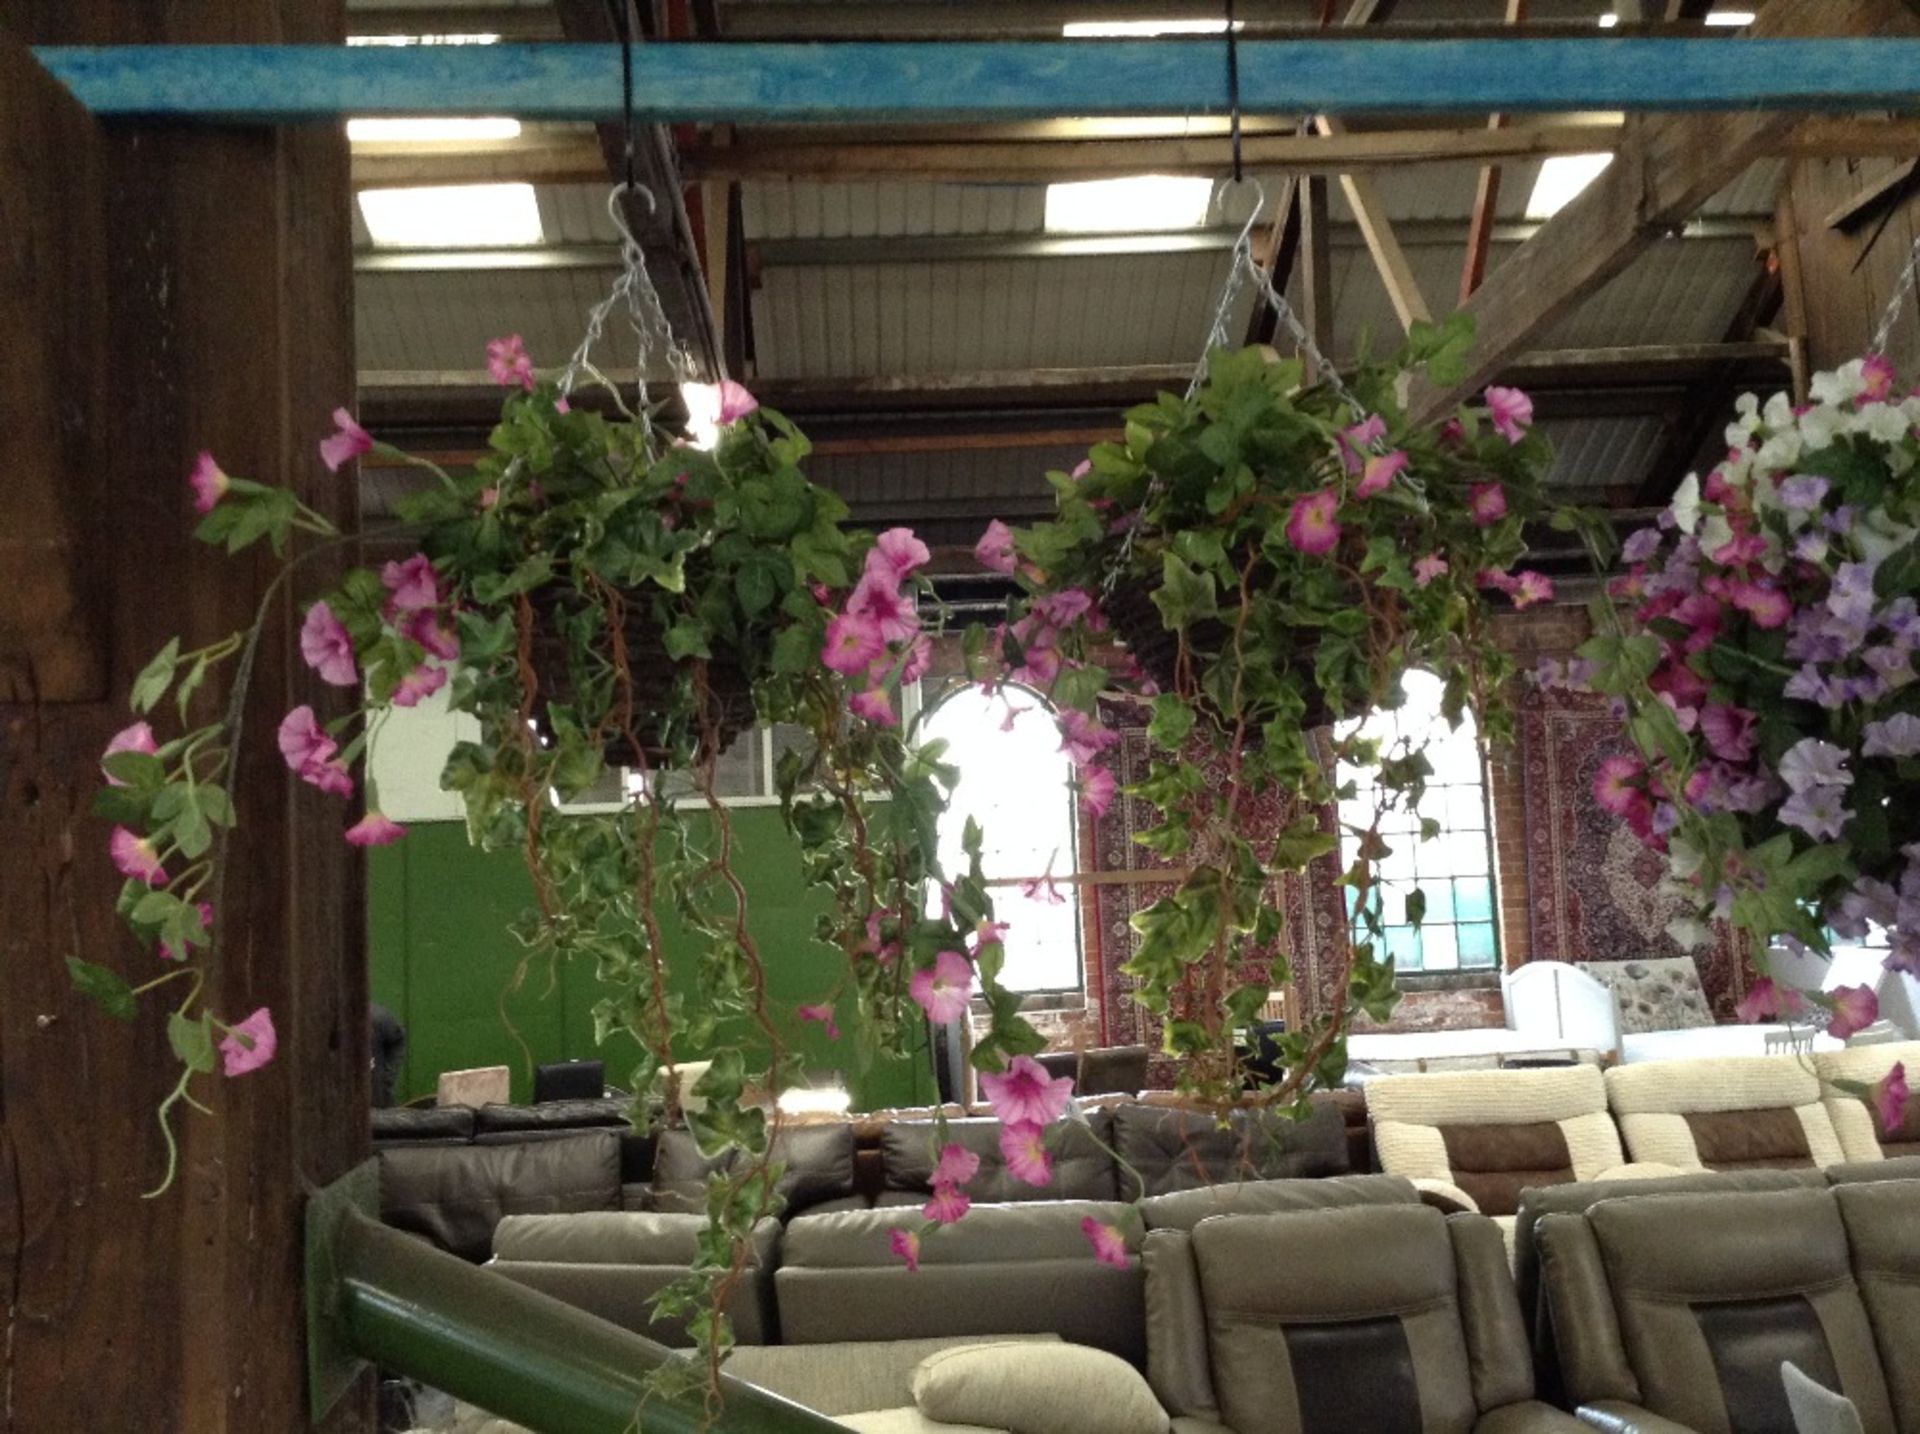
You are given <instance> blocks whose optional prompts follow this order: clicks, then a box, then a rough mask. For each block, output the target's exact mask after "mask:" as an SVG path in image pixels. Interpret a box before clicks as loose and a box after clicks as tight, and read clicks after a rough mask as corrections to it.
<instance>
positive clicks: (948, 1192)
mask: <svg viewBox="0 0 1920 1434" xmlns="http://www.w3.org/2000/svg"><path fill="white" fill-rule="evenodd" d="M972 1208H973V1201H971V1200H969V1199H968V1198H967V1197H966V1195H965V1193H964V1192H962V1191H960V1190H958V1189H956V1188H955V1187H954V1186H952V1185H949V1184H947V1183H946V1182H945V1181H942V1180H936V1181H934V1182H933V1198H932V1199H931V1200H929V1201H927V1203H926V1204H925V1205H924V1206H922V1207H921V1210H920V1213H921V1214H922V1215H925V1216H926V1217H927V1218H928V1219H929V1220H932V1221H933V1222H934V1223H935V1224H939V1225H951V1224H953V1223H954V1222H955V1221H957V1220H959V1219H961V1218H962V1217H963V1216H964V1215H965V1214H966V1213H967V1211H968V1210H970V1209H972Z"/></svg>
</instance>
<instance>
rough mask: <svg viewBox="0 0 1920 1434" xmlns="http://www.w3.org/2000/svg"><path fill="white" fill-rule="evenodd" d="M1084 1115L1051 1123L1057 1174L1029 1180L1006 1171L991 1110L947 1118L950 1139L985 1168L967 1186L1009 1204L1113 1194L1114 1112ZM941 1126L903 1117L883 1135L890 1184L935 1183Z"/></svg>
mask: <svg viewBox="0 0 1920 1434" xmlns="http://www.w3.org/2000/svg"><path fill="white" fill-rule="evenodd" d="M1083 1113H1084V1115H1085V1117H1086V1118H1085V1119H1084V1120H1081V1119H1068V1120H1062V1121H1059V1122H1057V1123H1055V1124H1054V1125H1052V1126H1050V1127H1048V1129H1047V1133H1046V1143H1047V1149H1048V1150H1049V1151H1050V1152H1052V1155H1053V1179H1052V1181H1051V1182H1049V1183H1048V1184H1046V1185H1029V1184H1027V1183H1026V1182H1025V1181H1024V1180H1016V1179H1015V1178H1014V1177H1013V1176H1012V1175H1011V1174H1009V1173H1008V1171H1007V1162H1006V1156H1005V1155H1004V1154H1003V1153H1002V1152H1001V1149H1000V1129H1001V1126H1000V1122H999V1121H998V1120H995V1119H994V1118H993V1117H991V1116H969V1117H967V1118H966V1119H963V1120H950V1121H948V1122H947V1133H946V1139H947V1140H948V1141H950V1142H952V1143H954V1144H956V1145H961V1146H964V1147H965V1148H966V1149H967V1150H970V1151H971V1152H973V1154H975V1155H977V1156H979V1157H980V1169H979V1172H978V1173H977V1174H975V1176H974V1177H973V1179H971V1180H969V1181H968V1182H967V1183H966V1186H965V1187H964V1188H965V1190H966V1193H967V1194H968V1195H969V1196H970V1197H971V1198H972V1199H973V1200H974V1201H976V1202H982V1203H984V1202H991V1203H994V1204H1005V1203H1009V1202H1013V1201H1021V1200H1112V1199H1114V1198H1116V1196H1117V1195H1118V1193H1119V1192H1118V1190H1117V1189H1116V1187H1115V1185H1114V1169H1113V1157H1112V1156H1111V1155H1109V1154H1107V1147H1108V1146H1109V1145H1111V1144H1112V1143H1113V1117H1112V1116H1111V1115H1110V1114H1109V1113H1108V1112H1107V1111H1104V1110H1090V1111H1086V1112H1083ZM939 1139H940V1135H939V1127H938V1125H936V1124H935V1123H934V1122H933V1121H923V1120H899V1121H895V1122H894V1123H893V1124H891V1125H889V1126H888V1127H887V1128H886V1129H885V1130H884V1131H883V1132H882V1133H881V1136H880V1154H881V1158H882V1160H883V1161H884V1162H885V1167H886V1186H887V1188H888V1189H890V1190H925V1191H929V1192H931V1191H932V1189H933V1167H934V1162H935V1161H936V1160H937V1159H938V1156H939V1152H938V1150H936V1149H935V1143H936V1142H937V1141H938V1140H939Z"/></svg>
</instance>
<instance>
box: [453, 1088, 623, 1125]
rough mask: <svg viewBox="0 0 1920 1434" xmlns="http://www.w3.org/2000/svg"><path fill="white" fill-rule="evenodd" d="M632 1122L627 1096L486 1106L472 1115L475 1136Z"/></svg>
mask: <svg viewBox="0 0 1920 1434" xmlns="http://www.w3.org/2000/svg"><path fill="white" fill-rule="evenodd" d="M632 1123H633V1102H632V1101H630V1100H628V1099H626V1098H625V1097H624V1096H611V1097H603V1098H601V1099H598V1100H550V1101H544V1102H542V1103H541V1104H539V1105H483V1106H481V1107H480V1108H479V1109H477V1110H475V1111H474V1112H473V1129H474V1133H475V1134H476V1135H490V1134H493V1133H495V1132H500V1131H520V1130H568V1129H573V1128H576V1127H580V1126H596V1125H631V1124H632Z"/></svg>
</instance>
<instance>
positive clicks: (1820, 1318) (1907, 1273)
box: [1536, 1180, 1920, 1434]
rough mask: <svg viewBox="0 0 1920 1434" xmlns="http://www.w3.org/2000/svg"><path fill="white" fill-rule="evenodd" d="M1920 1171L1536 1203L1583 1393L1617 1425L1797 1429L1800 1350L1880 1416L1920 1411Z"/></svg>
mask: <svg viewBox="0 0 1920 1434" xmlns="http://www.w3.org/2000/svg"><path fill="white" fill-rule="evenodd" d="M1916 1227H1920V1182H1916V1181H1912V1180H1893V1181H1877V1182H1850V1183H1843V1184H1839V1185H1835V1186H1833V1187H1831V1188H1825V1189H1823V1188H1818V1187H1813V1186H1806V1187H1802V1188H1797V1189H1779V1190H1746V1191H1733V1192H1728V1191H1724V1190H1723V1191H1718V1192H1715V1193H1704V1194H1703V1193H1665V1194H1649V1195H1636V1196H1635V1197H1633V1198H1628V1199H1608V1200H1602V1201H1599V1202H1598V1203H1596V1204H1594V1205H1592V1206H1591V1207H1590V1208H1588V1209H1587V1210H1585V1211H1584V1212H1581V1213H1570V1212H1561V1213H1553V1214H1547V1215H1544V1216H1543V1217H1541V1218H1540V1220H1539V1221H1538V1226H1537V1230H1536V1234H1537V1238H1538V1240H1539V1245H1540V1260H1541V1264H1540V1268H1541V1282H1542V1285H1543V1287H1544V1290H1545V1294H1546V1299H1547V1303H1548V1307H1549V1309H1550V1312H1551V1319H1552V1327H1553V1332H1554V1339H1555V1344H1556V1349H1557V1356H1558V1360H1559V1365H1560V1368H1561V1371H1562V1373H1563V1375H1564V1378H1565V1384H1566V1392H1567V1395H1568V1398H1569V1400H1570V1402H1572V1403H1574V1404H1575V1405H1576V1406H1577V1407H1578V1408H1579V1411H1580V1413H1581V1416H1582V1417H1583V1418H1585V1419H1587V1420H1588V1421H1589V1422H1590V1423H1591V1424H1593V1425H1595V1426H1596V1427H1598V1428H1600V1429H1603V1430H1609V1431H1615V1434H1687V1431H1696V1434H1771V1431H1775V1430H1783V1429H1791V1428H1792V1427H1793V1420H1792V1417H1791V1414H1790V1411H1789V1409H1788V1406H1787V1396H1786V1391H1785V1388H1784V1386H1783V1383H1782V1380H1781V1375H1780V1368H1781V1364H1782V1362H1783V1361H1790V1362H1791V1363H1793V1364H1794V1365H1796V1366H1797V1367H1798V1368H1799V1369H1800V1370H1801V1371H1802V1372H1804V1373H1805V1374H1806V1375H1808V1376H1809V1377H1810V1378H1812V1379H1813V1380H1814V1381H1816V1382H1817V1383H1819V1384H1822V1385H1824V1386H1825V1387H1826V1388H1828V1389H1830V1390H1835V1391H1837V1392H1839V1393H1841V1394H1844V1395H1845V1396H1846V1397H1847V1398H1848V1399H1849V1400H1851V1401H1852V1402H1853V1404H1854V1406H1855V1408H1856V1410H1857V1412H1858V1414H1859V1417H1860V1420H1861V1424H1862V1426H1863V1428H1864V1429H1865V1430H1866V1431H1867V1434H1901V1431H1908V1430H1913V1429H1916V1428H1920V1360H1916V1359H1915V1358H1914V1353H1913V1344H1912V1333H1913V1330H1914V1329H1915V1328H1916V1327H1920V1325H1916V1321H1917V1320H1920V1298H1917V1297H1916V1290H1920V1241H1916V1240H1915V1239H1914V1236H1913V1231H1914V1229H1915V1228H1916Z"/></svg>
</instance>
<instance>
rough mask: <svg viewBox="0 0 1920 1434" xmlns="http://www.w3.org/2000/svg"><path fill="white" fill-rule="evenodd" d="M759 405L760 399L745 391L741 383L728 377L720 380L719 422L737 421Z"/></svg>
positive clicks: (745, 388)
mask: <svg viewBox="0 0 1920 1434" xmlns="http://www.w3.org/2000/svg"><path fill="white" fill-rule="evenodd" d="M759 406H760V400H759V399H757V398H755V397H754V396H753V395H752V394H750V393H748V392H747V387H746V385H745V384H743V383H735V382H734V381H733V380H732V379H730V378H723V379H721V380H720V422H721V423H722V424H728V423H738V422H739V421H740V420H741V419H743V418H745V417H746V416H747V415H748V414H749V413H752V412H753V411H754V410H755V409H756V408H758V407H759Z"/></svg>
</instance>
